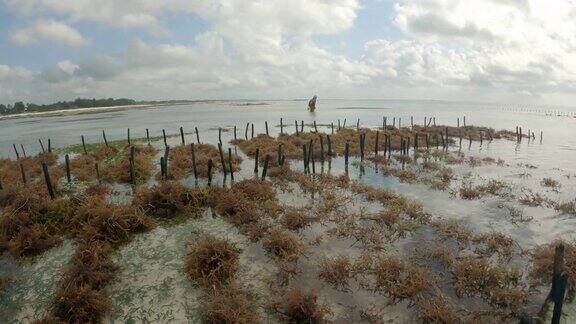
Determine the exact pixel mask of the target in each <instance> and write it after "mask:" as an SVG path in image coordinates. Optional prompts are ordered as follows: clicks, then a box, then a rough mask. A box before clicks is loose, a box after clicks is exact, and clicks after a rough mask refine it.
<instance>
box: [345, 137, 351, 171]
mask: <svg viewBox="0 0 576 324" xmlns="http://www.w3.org/2000/svg"><path fill="white" fill-rule="evenodd" d="M349 154H350V143H348V142H346V145H345V146H344V165H346V168H348V155H349Z"/></svg>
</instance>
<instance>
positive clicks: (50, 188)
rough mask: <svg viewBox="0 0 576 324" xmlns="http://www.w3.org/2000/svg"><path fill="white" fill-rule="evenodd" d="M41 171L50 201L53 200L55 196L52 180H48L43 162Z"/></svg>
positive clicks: (46, 167)
mask: <svg viewBox="0 0 576 324" xmlns="http://www.w3.org/2000/svg"><path fill="white" fill-rule="evenodd" d="M42 171H43V172H44V180H45V181H46V187H47V188H48V194H49V195H50V199H54V198H55V197H56V196H55V195H54V188H53V187H52V180H51V179H50V173H49V172H48V165H47V164H46V163H45V162H42Z"/></svg>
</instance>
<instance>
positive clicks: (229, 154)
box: [228, 147, 234, 181]
mask: <svg viewBox="0 0 576 324" xmlns="http://www.w3.org/2000/svg"><path fill="white" fill-rule="evenodd" d="M228 165H229V167H230V179H232V181H234V167H233V165H232V148H231V147H229V148H228Z"/></svg>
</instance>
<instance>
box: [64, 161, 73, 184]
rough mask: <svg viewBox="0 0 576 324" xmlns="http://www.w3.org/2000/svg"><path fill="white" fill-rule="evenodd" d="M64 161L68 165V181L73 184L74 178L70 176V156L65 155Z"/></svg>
mask: <svg viewBox="0 0 576 324" xmlns="http://www.w3.org/2000/svg"><path fill="white" fill-rule="evenodd" d="M64 161H65V163H66V180H67V181H68V183H70V182H72V176H71V174H70V156H68V154H66V155H64Z"/></svg>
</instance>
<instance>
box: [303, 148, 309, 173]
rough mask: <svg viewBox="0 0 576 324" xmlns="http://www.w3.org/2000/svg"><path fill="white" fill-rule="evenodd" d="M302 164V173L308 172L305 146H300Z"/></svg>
mask: <svg viewBox="0 0 576 324" xmlns="http://www.w3.org/2000/svg"><path fill="white" fill-rule="evenodd" d="M302 162H303V163H304V172H306V170H308V156H307V154H306V144H302Z"/></svg>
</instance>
